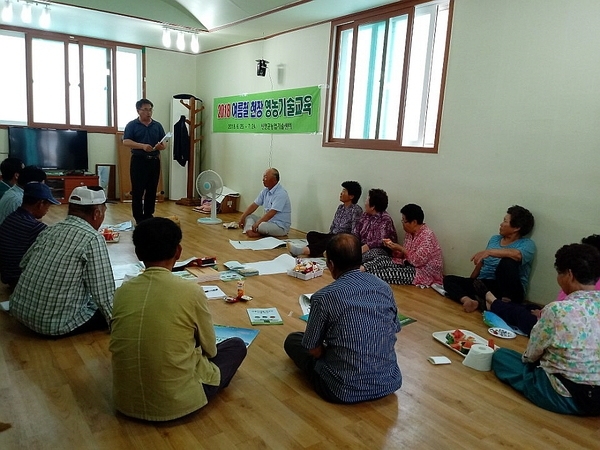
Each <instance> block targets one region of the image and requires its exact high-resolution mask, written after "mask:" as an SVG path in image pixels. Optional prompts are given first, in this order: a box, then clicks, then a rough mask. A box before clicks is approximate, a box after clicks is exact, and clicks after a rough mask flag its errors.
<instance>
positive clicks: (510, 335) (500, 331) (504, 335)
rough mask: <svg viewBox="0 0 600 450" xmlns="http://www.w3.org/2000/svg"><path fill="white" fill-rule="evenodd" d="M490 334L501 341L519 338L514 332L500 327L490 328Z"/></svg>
mask: <svg viewBox="0 0 600 450" xmlns="http://www.w3.org/2000/svg"><path fill="white" fill-rule="evenodd" d="M488 333H490V334H491V335H492V336H496V337H499V338H501V339H514V338H516V337H517V333H515V332H514V331H511V330H507V329H505V328H500V327H492V328H488Z"/></svg>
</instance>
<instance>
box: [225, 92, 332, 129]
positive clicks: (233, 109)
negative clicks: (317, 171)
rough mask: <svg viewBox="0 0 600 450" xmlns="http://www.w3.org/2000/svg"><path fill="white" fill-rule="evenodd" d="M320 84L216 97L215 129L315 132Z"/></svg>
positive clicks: (317, 125)
mask: <svg viewBox="0 0 600 450" xmlns="http://www.w3.org/2000/svg"><path fill="white" fill-rule="evenodd" d="M320 105H321V90H320V89H319V86H311V87H305V88H298V89H286V90H284V91H271V92H260V93H257V94H246V95H236V96H233V97H220V98H215V100H214V108H213V111H214V112H213V132H214V133H269V134H275V133H279V134H282V133H283V134H285V133H317V132H318V131H319V107H320Z"/></svg>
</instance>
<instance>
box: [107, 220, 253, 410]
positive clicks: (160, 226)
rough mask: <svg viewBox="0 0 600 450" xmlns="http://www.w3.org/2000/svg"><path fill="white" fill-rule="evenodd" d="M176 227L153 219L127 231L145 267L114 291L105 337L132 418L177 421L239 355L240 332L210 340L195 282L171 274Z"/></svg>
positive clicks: (117, 392)
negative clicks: (106, 336) (107, 332)
mask: <svg viewBox="0 0 600 450" xmlns="http://www.w3.org/2000/svg"><path fill="white" fill-rule="evenodd" d="M180 242H181V230H180V229H179V227H178V226H177V225H176V224H175V223H174V222H173V221H171V220H169V219H165V218H159V217H157V218H152V219H148V220H146V221H143V222H140V223H139V224H138V226H137V227H136V229H135V231H134V232H133V244H134V246H135V252H136V255H137V257H138V258H139V259H140V260H141V261H142V262H143V263H144V265H145V266H146V270H144V272H143V273H142V274H140V275H138V276H137V277H135V278H133V279H131V280H129V281H127V282H125V283H124V284H123V285H122V286H121V287H120V288H119V289H117V291H116V292H115V298H114V304H113V316H112V322H111V339H110V346H109V349H110V351H111V353H112V367H113V399H114V403H115V407H116V409H117V410H118V411H120V412H121V413H123V414H125V415H127V416H130V417H135V418H138V419H144V420H152V421H164V420H171V419H176V418H178V417H182V416H184V415H186V414H189V413H191V412H193V411H196V410H197V409H200V408H202V407H203V406H204V405H206V404H207V403H208V401H209V400H210V399H211V398H212V397H213V396H214V395H215V394H216V393H217V392H218V391H219V390H220V389H222V388H224V387H226V386H227V385H228V384H229V382H230V381H231V379H232V378H233V375H234V374H235V372H236V371H237V369H238V367H239V366H240V364H241V363H242V361H243V360H244V358H245V356H246V345H245V344H244V341H243V340H242V339H240V338H230V339H227V340H224V341H223V342H221V343H219V344H216V337H215V331H214V327H213V323H212V317H211V314H210V312H209V310H208V304H207V299H206V297H205V296H204V293H203V291H202V289H201V288H200V286H198V284H197V283H194V282H192V281H189V280H184V279H181V278H179V277H177V276H175V275H173V274H172V273H171V270H172V268H173V265H174V264H175V261H177V259H178V258H179V257H180V255H181V244H180Z"/></svg>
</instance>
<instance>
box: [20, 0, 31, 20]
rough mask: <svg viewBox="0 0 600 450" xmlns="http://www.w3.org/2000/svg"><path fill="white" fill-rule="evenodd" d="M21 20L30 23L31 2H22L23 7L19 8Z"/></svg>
mask: <svg viewBox="0 0 600 450" xmlns="http://www.w3.org/2000/svg"><path fill="white" fill-rule="evenodd" d="M21 20H22V21H23V23H31V3H29V2H25V3H23V7H22V8H21Z"/></svg>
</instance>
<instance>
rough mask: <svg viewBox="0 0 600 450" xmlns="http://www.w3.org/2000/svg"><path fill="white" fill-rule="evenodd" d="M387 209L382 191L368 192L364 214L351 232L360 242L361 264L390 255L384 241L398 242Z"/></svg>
mask: <svg viewBox="0 0 600 450" xmlns="http://www.w3.org/2000/svg"><path fill="white" fill-rule="evenodd" d="M387 207H388V196H387V194H386V192H385V191H384V190H383V189H371V190H369V196H368V197H367V199H366V201H365V212H364V213H363V215H362V216H360V220H359V221H358V223H357V224H356V225H355V226H354V229H353V230H352V234H353V235H355V236H356V237H357V238H358V240H359V241H360V245H361V250H362V254H363V262H365V261H369V260H371V259H373V258H376V257H377V256H380V255H390V254H391V252H390V251H389V250H388V249H387V248H386V247H385V245H384V243H383V242H384V240H385V239H389V240H390V241H392V242H398V233H397V232H396V227H395V226H394V221H393V219H392V216H390V215H389V214H388V213H387V211H386V209H387Z"/></svg>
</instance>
